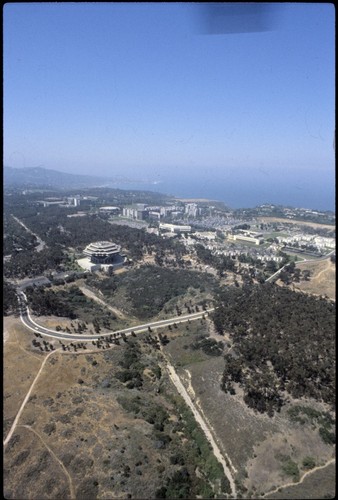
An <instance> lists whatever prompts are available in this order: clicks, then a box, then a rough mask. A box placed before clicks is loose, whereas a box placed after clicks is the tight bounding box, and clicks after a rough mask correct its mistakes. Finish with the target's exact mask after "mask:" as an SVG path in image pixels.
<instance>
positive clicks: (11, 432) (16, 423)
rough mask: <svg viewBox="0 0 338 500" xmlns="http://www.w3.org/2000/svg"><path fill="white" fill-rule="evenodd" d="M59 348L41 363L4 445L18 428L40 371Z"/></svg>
mask: <svg viewBox="0 0 338 500" xmlns="http://www.w3.org/2000/svg"><path fill="white" fill-rule="evenodd" d="M59 350H60V349H56V350H55V351H51V352H50V353H49V354H47V356H46V357H45V359H44V360H43V362H42V364H41V366H40V370H39V371H38V373H37V374H36V377H35V379H34V380H33V382H32V385H31V386H30V388H29V390H28V392H27V394H26V397H25V399H24V400H23V402H22V403H21V406H20V409H19V411H18V413H17V415H16V417H15V419H14V422H13V424H12V427H11V429H10V431H9V433H8V435H7V437H6V439H5V440H4V443H3V444H4V447H5V446H6V445H7V444H8V442H9V440H10V439H11V437H12V435H13V433H14V431H15V429H16V426H17V425H18V421H19V419H20V417H21V414H22V412H23V410H24V408H25V406H26V403H27V401H28V399H29V397H30V395H31V393H32V391H33V389H34V386H35V384H36V382H37V381H38V379H39V376H40V373H41V372H42V370H43V368H44V366H45V364H46V362H47V360H48V358H49V357H50V356H51V355H52V354H54V353H56V352H58V351H59Z"/></svg>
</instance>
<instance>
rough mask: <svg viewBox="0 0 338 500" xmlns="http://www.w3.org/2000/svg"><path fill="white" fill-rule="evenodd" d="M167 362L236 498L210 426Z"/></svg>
mask: <svg viewBox="0 0 338 500" xmlns="http://www.w3.org/2000/svg"><path fill="white" fill-rule="evenodd" d="M165 360H166V363H167V370H168V372H169V376H170V379H171V381H172V382H173V384H174V385H175V387H176V389H177V391H178V392H179V394H180V395H181V396H182V397H183V399H184V401H185V402H186V404H187V405H188V406H189V408H190V409H191V411H192V412H193V414H194V417H195V419H196V421H197V422H198V423H199V425H200V426H201V428H202V430H203V432H204V434H205V435H206V438H207V439H208V441H209V443H210V444H211V446H212V449H213V452H214V455H215V457H216V458H217V460H218V461H219V462H220V463H221V464H222V467H223V470H224V474H225V476H226V477H227V478H228V480H229V483H230V488H231V493H232V495H233V496H234V497H236V485H235V481H234V478H233V476H232V473H231V470H230V469H229V467H228V465H227V463H226V461H225V459H224V457H223V455H222V453H221V451H220V449H219V447H218V445H217V443H216V441H215V439H214V437H213V435H212V433H211V431H210V429H209V427H208V425H207V424H206V422H205V420H204V419H203V417H202V416H201V414H200V412H199V411H198V410H197V409H196V406H195V405H194V403H193V402H192V400H191V398H190V396H189V394H188V392H187V390H186V389H185V387H184V385H183V384H182V382H181V380H180V378H179V376H178V375H177V373H176V371H175V369H174V367H173V366H172V365H171V364H170V363H169V361H168V359H167V358H166V357H165Z"/></svg>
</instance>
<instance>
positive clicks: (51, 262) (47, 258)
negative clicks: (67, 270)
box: [4, 244, 67, 279]
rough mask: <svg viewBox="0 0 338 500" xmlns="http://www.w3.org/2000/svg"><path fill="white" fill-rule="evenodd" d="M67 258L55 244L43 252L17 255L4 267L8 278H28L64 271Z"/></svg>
mask: <svg viewBox="0 0 338 500" xmlns="http://www.w3.org/2000/svg"><path fill="white" fill-rule="evenodd" d="M66 261H67V256H66V255H65V253H64V250H63V249H62V247H61V246H60V245H58V244H54V245H53V246H52V247H45V248H44V249H43V250H41V252H36V251H35V250H28V251H26V250H25V251H24V252H19V253H15V254H14V255H12V257H11V259H10V261H9V262H6V265H5V267H4V275H5V277H6V278H19V279H22V278H26V277H27V276H29V277H33V276H40V275H41V274H43V273H45V272H46V271H51V270H56V271H62V270H63V269H64V264H65V263H66Z"/></svg>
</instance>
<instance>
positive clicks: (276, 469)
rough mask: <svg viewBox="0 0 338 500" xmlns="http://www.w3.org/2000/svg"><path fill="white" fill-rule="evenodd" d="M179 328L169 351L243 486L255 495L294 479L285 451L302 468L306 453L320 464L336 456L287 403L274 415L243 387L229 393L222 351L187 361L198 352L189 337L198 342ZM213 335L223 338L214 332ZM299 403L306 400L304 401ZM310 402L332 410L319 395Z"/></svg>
mask: <svg viewBox="0 0 338 500" xmlns="http://www.w3.org/2000/svg"><path fill="white" fill-rule="evenodd" d="M179 331H181V333H182V334H183V335H184V337H182V338H177V340H173V341H172V342H171V343H170V344H168V346H166V348H165V349H166V352H167V353H168V354H169V355H170V358H171V360H172V362H173V363H174V364H175V365H176V367H177V371H178V374H179V375H180V377H181V379H182V381H183V383H184V385H185V387H186V388H187V389H189V391H190V393H191V394H194V395H195V403H196V404H197V406H198V407H199V409H200V411H201V412H202V413H203V414H204V416H205V417H206V419H207V421H208V422H209V424H210V426H211V428H212V429H213V432H214V435H215V436H216V437H217V442H218V444H219V446H220V448H221V450H223V451H224V452H225V453H227V454H228V455H229V456H230V458H231V461H232V463H233V465H234V467H235V468H236V469H237V471H238V475H237V479H238V480H239V482H240V483H241V484H242V485H243V487H244V488H245V490H243V491H246V492H247V493H248V494H249V492H251V493H250V494H251V495H253V497H256V495H258V494H259V493H264V492H267V491H270V490H271V489H273V488H274V487H276V486H281V485H283V484H286V483H288V482H290V477H289V476H286V475H285V474H284V473H283V470H282V465H283V462H282V458H283V457H285V456H288V457H290V458H291V459H292V460H293V461H295V462H296V463H297V464H298V465H299V468H300V469H301V464H302V460H303V459H304V457H306V456H311V457H313V458H314V460H315V462H316V464H323V463H325V462H326V461H328V460H330V459H331V458H332V456H333V447H332V446H329V445H326V444H324V443H323V441H322V439H321V438H320V436H319V435H318V431H316V430H314V429H312V428H311V426H310V425H305V426H301V425H300V424H296V423H292V422H291V421H290V419H289V417H288V415H287V412H286V410H287V407H284V408H283V409H282V411H281V413H280V414H277V415H276V416H275V417H273V418H269V417H268V416H267V415H265V414H259V413H255V412H254V411H253V410H251V409H250V408H248V407H247V406H246V405H245V403H244V402H243V400H242V395H241V391H240V390H238V391H237V394H236V395H235V396H231V395H229V394H225V393H224V392H223V391H222V390H221V388H220V383H221V376H222V372H223V368H224V360H223V357H222V356H221V357H217V358H213V357H210V356H205V359H204V360H202V359H201V353H199V355H200V359H198V358H197V357H196V359H194V356H192V355H191V357H190V361H191V363H190V364H189V363H187V360H189V353H191V354H194V351H191V350H190V349H188V350H182V347H183V346H184V345H187V344H189V341H190V342H193V339H194V333H193V332H190V333H189V332H186V331H184V330H179ZM213 336H214V338H216V339H217V340H223V337H221V336H219V335H217V334H216V333H215V332H213ZM217 337H218V338H217ZM180 365H181V367H180ZM296 403H297V404H304V401H297V402H296ZM308 404H310V405H311V406H312V407H314V408H316V409H318V410H320V411H326V410H327V408H326V407H325V405H321V404H318V403H315V402H314V401H308ZM319 490H320V488H319ZM303 498H307V497H303ZM309 498H310V497H309Z"/></svg>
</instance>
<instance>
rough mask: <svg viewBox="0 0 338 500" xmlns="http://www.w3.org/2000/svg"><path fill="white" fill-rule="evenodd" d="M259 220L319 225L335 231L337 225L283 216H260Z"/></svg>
mask: <svg viewBox="0 0 338 500" xmlns="http://www.w3.org/2000/svg"><path fill="white" fill-rule="evenodd" d="M257 220H258V221H259V222H282V223H283V222H284V223H286V224H297V225H298V226H311V227H315V228H316V227H317V228H318V227H319V228H321V227H322V228H325V229H331V230H332V231H334V229H335V227H334V226H333V225H331V224H319V223H318V222H309V221H303V220H295V219H283V218H281V217H258V218H257Z"/></svg>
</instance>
